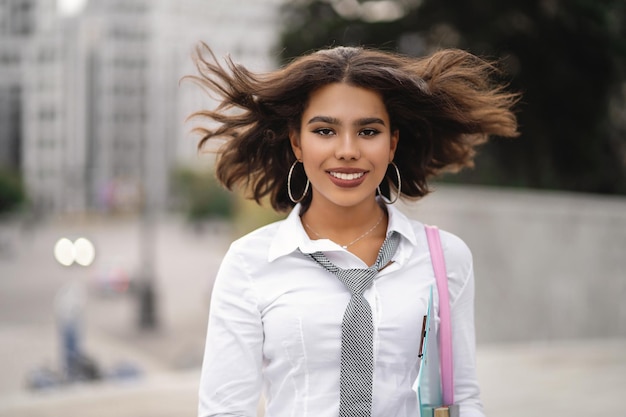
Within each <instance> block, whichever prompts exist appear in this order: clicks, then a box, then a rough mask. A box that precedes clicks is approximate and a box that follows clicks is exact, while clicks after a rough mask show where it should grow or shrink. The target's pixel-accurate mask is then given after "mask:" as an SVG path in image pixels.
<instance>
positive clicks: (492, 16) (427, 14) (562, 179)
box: [281, 0, 626, 194]
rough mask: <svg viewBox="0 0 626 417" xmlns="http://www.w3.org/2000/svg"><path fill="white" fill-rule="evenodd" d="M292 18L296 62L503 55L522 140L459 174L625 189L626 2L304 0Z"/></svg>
mask: <svg viewBox="0 0 626 417" xmlns="http://www.w3.org/2000/svg"><path fill="white" fill-rule="evenodd" d="M283 14H284V19H285V27H284V31H283V34H282V38H281V39H282V42H281V43H282V54H283V58H284V59H285V60H288V59H291V58H292V57H295V56H298V55H300V54H302V53H305V52H309V51H311V50H314V49H318V48H321V47H325V46H331V45H365V46H375V47H379V48H383V49H392V50H398V51H400V52H402V53H406V54H410V55H423V54H425V53H428V52H430V51H431V50H434V49H437V48H442V47H458V48H462V49H465V50H468V51H471V52H473V53H475V54H478V55H480V56H483V57H486V58H489V59H499V60H501V64H502V66H503V68H504V70H505V71H506V72H507V73H508V74H509V75H510V77H511V79H510V80H508V81H510V85H511V88H512V89H513V90H516V91H520V92H522V93H523V101H522V102H521V103H520V105H519V108H518V110H519V121H520V126H521V131H522V136H521V137H520V138H518V139H515V140H495V141H491V142H490V143H489V144H487V145H485V148H484V149H483V150H482V152H481V153H479V157H478V159H477V167H476V169H474V170H470V171H465V172H463V173H462V174H460V176H457V177H455V178H454V181H463V182H472V183H483V184H493V185H507V186H521V187H535V188H551V189H564V190H572V191H585V192H596V193H609V194H626V120H625V119H626V111H625V109H626V1H624V0H508V1H499V0H423V1H420V0H384V1H357V0H324V1H295V2H291V3H289V4H287V5H286V6H285V7H284V9H283ZM449 179H450V180H453V178H452V177H450V178H449Z"/></svg>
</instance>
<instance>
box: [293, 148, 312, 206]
mask: <svg viewBox="0 0 626 417" xmlns="http://www.w3.org/2000/svg"><path fill="white" fill-rule="evenodd" d="M298 162H300V161H298V160H297V159H296V160H295V161H294V162H293V164H291V168H289V175H287V194H289V199H290V200H291V201H292V202H293V203H295V204H298V203H299V202H301V201H302V200H304V197H306V194H307V193H308V192H309V185H310V182H309V179H308V178H307V179H306V185H305V186H304V192H303V193H302V195H301V196H300V198H299V199H297V200H296V199H295V198H293V194H291V176H292V175H293V169H294V168H295V167H296V164H297V163H298Z"/></svg>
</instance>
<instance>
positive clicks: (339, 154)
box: [193, 46, 517, 417]
mask: <svg viewBox="0 0 626 417" xmlns="http://www.w3.org/2000/svg"><path fill="white" fill-rule="evenodd" d="M196 62H197V66H198V69H199V76H196V77H193V78H194V79H195V80H196V81H197V82H199V83H200V84H201V85H202V86H203V87H204V88H206V89H207V90H208V91H209V92H212V93H213V94H217V95H218V96H219V100H220V104H219V106H218V107H217V108H216V109H214V110H205V111H200V112H197V113H196V114H195V116H196V117H200V118H204V119H208V120H210V121H211V122H212V124H211V126H212V128H211V127H198V128H197V129H196V131H197V132H199V133H200V134H201V135H202V139H201V141H200V147H203V146H204V145H206V144H207V143H211V142H213V141H214V140H216V139H222V140H224V139H225V141H224V142H223V143H222V145H221V147H220V148H219V151H218V160H217V165H216V172H217V177H218V179H219V180H220V181H221V182H222V183H223V184H224V185H225V186H226V187H227V188H229V189H232V188H234V187H242V188H245V189H246V190H248V192H249V196H250V197H251V198H254V199H256V200H257V202H258V201H260V200H261V199H263V198H265V197H269V201H270V203H271V205H272V207H273V208H274V209H275V210H277V211H288V210H291V212H290V214H289V215H288V217H287V218H286V219H285V220H283V221H279V222H276V223H273V224H270V225H268V226H265V227H262V228H260V229H258V230H256V231H254V232H252V233H250V234H248V235H247V236H244V237H242V238H240V239H239V240H237V241H235V242H234V243H233V244H232V246H231V247H230V249H229V251H228V253H227V254H226V256H225V258H224V260H223V262H222V265H221V267H220V270H219V273H218V276H217V278H216V282H215V286H214V289H213V294H212V301H211V311H210V316H209V325H208V334H207V342H206V350H205V357H204V362H203V368H202V378H201V384H200V405H199V415H200V416H202V417H208V416H254V415H256V406H257V403H258V401H259V397H260V395H261V393H263V396H264V399H265V402H266V412H265V415H266V416H279V417H284V416H299V417H300V416H307V415H308V416H314V417H326V416H328V417H331V416H332V417H336V416H337V415H342V416H357V415H358V416H370V415H371V416H380V417H383V416H384V417H389V416H394V417H404V416H407V417H408V416H412V417H414V416H416V415H418V413H419V411H418V404H417V399H416V395H415V392H414V391H413V390H412V386H413V383H414V382H415V379H416V377H417V371H418V369H419V365H418V351H419V344H420V330H421V322H422V320H421V318H422V317H423V316H424V314H425V311H426V308H427V303H428V297H429V290H430V288H431V285H432V284H433V283H434V274H433V269H432V265H431V262H430V257H429V252H428V246H427V243H426V236H425V233H424V225H423V224H422V223H420V222H418V221H415V220H409V219H408V218H407V217H405V216H404V215H403V214H402V213H401V212H400V211H398V209H397V208H395V206H394V205H393V203H394V202H395V201H397V199H398V198H399V197H405V198H412V199H418V198H421V197H423V196H425V195H426V194H427V193H428V192H429V190H428V185H427V180H428V179H430V178H431V177H433V176H434V175H436V174H439V173H441V172H444V171H455V170H459V169H461V168H463V167H467V166H471V165H472V160H473V156H474V153H475V147H476V146H477V145H479V144H481V143H483V142H485V141H486V140H487V139H488V137H489V136H491V135H497V136H505V137H513V136H516V135H517V124H516V119H515V116H514V114H513V113H512V111H511V107H512V106H513V104H514V103H515V101H516V99H517V96H516V95H515V94H511V93H507V92H506V91H505V90H504V88H503V86H502V85H499V84H497V83H494V82H493V81H492V77H491V75H492V74H493V72H494V67H493V66H492V65H491V64H490V63H488V62H485V61H483V60H481V59H479V58H477V57H475V56H473V55H471V54H469V53H466V52H463V51H459V50H443V51H439V52H436V53H434V54H433V55H431V56H429V57H426V58H411V57H405V56H401V55H398V54H393V53H388V52H382V51H376V50H369V49H364V48H352V47H336V48H332V49H326V50H320V51H317V52H315V53H312V54H310V55H307V56H303V57H301V58H299V59H296V60H294V61H293V62H291V63H290V64H288V65H286V66H285V67H283V68H281V69H278V70H276V71H274V72H270V73H266V74H254V73H252V72H250V71H248V70H247V69H245V68H243V67H241V66H239V65H236V64H234V63H233V62H232V61H227V65H226V66H223V65H221V64H220V63H219V62H218V61H217V59H216V58H215V56H214V55H213V54H212V53H211V52H210V50H209V49H208V47H206V46H202V47H200V49H199V51H198V57H197V61H196ZM441 238H442V246H443V249H444V254H445V258H446V264H447V269H448V278H449V293H450V304H451V316H452V326H453V335H452V337H453V349H454V351H453V359H454V371H455V374H454V375H455V380H454V383H455V399H456V402H457V403H458V404H459V405H460V410H461V416H463V417H473V416H483V411H482V405H481V402H480V399H479V388H478V384H477V380H476V375H475V365H474V364H475V358H474V356H475V346H474V318H473V298H474V281H473V279H474V278H473V271H472V259H471V253H470V251H469V249H468V248H467V246H466V245H465V244H464V243H463V242H462V241H461V240H460V239H459V238H458V237H456V236H454V235H452V234H450V233H446V232H441ZM368 267H369V268H368ZM346 271H348V272H350V271H353V272H354V273H355V274H357V275H358V277H357V278H354V279H353V281H355V282H356V283H357V285H361V287H362V288H360V289H358V290H355V289H354V288H352V287H350V286H351V285H353V284H351V283H349V282H348V281H349V280H350V279H352V278H350V279H348V278H346ZM363 271H365V272H363ZM368 271H369V272H368ZM342 274H343V275H342ZM359 274H365V275H367V274H369V275H368V276H369V278H361V277H362V276H365V275H359ZM363 283H365V284H363ZM359 291H360V292H359ZM437 305H438V304H437V297H435V308H437ZM355 335H356V336H355ZM355 338H356V339H355ZM355 340H356V341H355Z"/></svg>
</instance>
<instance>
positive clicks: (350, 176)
mask: <svg viewBox="0 0 626 417" xmlns="http://www.w3.org/2000/svg"><path fill="white" fill-rule="evenodd" d="M329 174H330V175H332V176H333V177H335V178H337V179H340V180H344V181H352V180H358V179H359V178H361V177H362V176H363V175H365V173H364V172H351V173H346V172H329Z"/></svg>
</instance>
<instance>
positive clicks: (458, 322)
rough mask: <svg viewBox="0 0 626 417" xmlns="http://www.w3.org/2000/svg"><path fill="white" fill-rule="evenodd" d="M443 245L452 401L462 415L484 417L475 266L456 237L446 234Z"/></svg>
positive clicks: (462, 416)
mask: <svg viewBox="0 0 626 417" xmlns="http://www.w3.org/2000/svg"><path fill="white" fill-rule="evenodd" d="M446 241H447V242H446V245H445V246H446V247H444V251H445V256H446V265H447V268H448V276H449V287H450V288H449V291H450V319H451V326H452V360H453V371H454V402H455V403H457V404H459V406H460V415H461V417H485V414H484V411H483V405H482V402H481V400H480V388H479V385H478V378H477V376H476V334H475V332H476V329H475V324H474V269H473V260H472V253H471V252H470V249H469V248H468V247H467V245H466V244H465V243H464V242H463V241H462V240H461V239H459V238H458V237H456V236H454V235H450V234H448V239H446Z"/></svg>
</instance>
